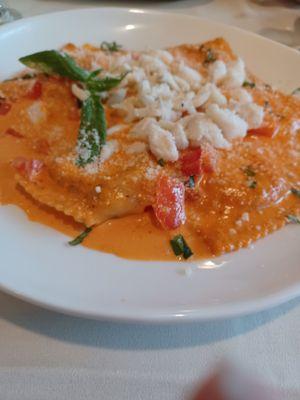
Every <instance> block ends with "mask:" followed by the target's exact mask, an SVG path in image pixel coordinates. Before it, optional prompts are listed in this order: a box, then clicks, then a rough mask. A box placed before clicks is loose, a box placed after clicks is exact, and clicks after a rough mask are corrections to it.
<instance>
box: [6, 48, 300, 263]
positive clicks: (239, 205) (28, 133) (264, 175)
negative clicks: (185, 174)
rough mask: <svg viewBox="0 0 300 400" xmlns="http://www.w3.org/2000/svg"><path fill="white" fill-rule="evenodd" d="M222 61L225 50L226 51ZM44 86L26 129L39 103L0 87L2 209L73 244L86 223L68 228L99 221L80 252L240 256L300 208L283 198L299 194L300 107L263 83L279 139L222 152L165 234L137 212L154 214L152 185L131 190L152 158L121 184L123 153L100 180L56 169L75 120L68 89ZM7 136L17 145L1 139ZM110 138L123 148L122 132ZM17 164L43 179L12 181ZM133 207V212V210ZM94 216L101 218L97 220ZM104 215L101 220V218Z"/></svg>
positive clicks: (16, 88)
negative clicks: (1, 100)
mask: <svg viewBox="0 0 300 400" xmlns="http://www.w3.org/2000/svg"><path fill="white" fill-rule="evenodd" d="M221 47H222V46H221ZM222 48H223V47H222ZM180 51H181V50H179V52H180ZM223 51H227V52H228V51H229V50H228V49H227V48H223ZM187 53H188V54H187V57H189V59H191V60H192V58H193V57H192V58H191V57H190V56H191V53H192V55H194V56H195V62H197V57H198V55H197V53H195V51H194V48H193V49H192V50H191V49H189V48H188V52H187ZM41 79H42V83H43V95H42V99H41V101H42V103H41V107H42V110H43V112H44V115H45V117H44V118H42V119H41V120H40V121H39V122H38V123H36V124H32V122H30V120H29V119H28V115H27V111H28V108H29V107H30V106H32V105H36V103H37V101H36V100H30V99H28V98H27V97H26V96H24V92H25V93H26V85H27V86H28V85H30V82H24V83H22V85H23V86H24V87H22V85H20V84H19V83H18V84H16V83H14V82H10V83H6V84H5V83H4V84H2V85H1V84H0V91H1V90H2V91H3V93H4V94H5V95H7V97H8V100H9V102H10V103H11V105H12V108H11V110H10V111H9V113H7V114H6V115H0V203H1V204H2V205H7V204H14V205H17V206H19V207H20V208H22V209H23V210H24V211H25V212H26V214H27V215H28V218H29V219H30V220H32V221H34V222H38V223H41V224H44V225H47V226H50V227H52V228H53V229H56V230H58V231H60V232H63V233H65V234H66V235H68V236H70V238H74V237H76V236H77V235H78V234H79V233H81V232H82V231H83V230H84V229H85V226H84V224H83V223H79V222H75V220H77V221H81V222H85V223H86V225H90V224H89V223H88V222H89V221H92V223H91V225H93V224H94V223H96V222H97V218H98V217H99V218H100V219H99V222H101V220H103V221H105V219H107V218H109V219H108V220H106V222H103V223H100V224H99V225H97V226H95V227H94V229H93V230H92V232H91V233H90V234H89V236H88V237H87V238H86V239H85V240H84V242H83V245H84V246H87V247H89V248H91V249H96V250H100V251H104V252H108V253H114V254H116V255H119V256H121V257H125V258H130V259H142V260H151V259H152V260H153V259H156V260H158V259H159V260H174V259H175V256H174V254H173V251H172V249H171V247H170V239H171V238H172V237H174V236H175V235H176V234H178V233H181V234H183V235H184V237H185V240H186V241H187V243H188V244H189V246H190V247H191V248H192V250H193V252H194V256H193V257H194V258H200V257H205V256H211V255H219V254H221V253H224V252H228V251H232V250H236V249H239V248H241V247H245V246H247V245H248V244H249V243H251V242H252V241H254V240H256V239H259V238H261V237H264V236H266V235H267V234H269V233H270V232H272V231H274V230H275V229H279V228H281V227H282V226H283V225H284V224H285V223H286V216H287V215H288V214H295V215H298V214H299V212H300V201H299V198H297V197H296V196H295V195H292V194H291V193H290V189H291V188H292V187H299V180H300V165H299V150H300V142H299V133H298V134H297V133H296V128H295V127H296V123H298V121H299V120H300V109H299V102H297V101H296V100H295V99H293V98H291V97H290V96H289V97H288V96H284V95H282V94H280V93H278V92H272V91H270V90H269V89H267V88H266V89H265V88H264V86H263V84H262V83H261V84H260V88H259V89H254V90H253V91H252V95H253V97H254V98H255V100H256V101H257V102H258V103H259V104H261V105H264V103H265V102H268V106H267V107H266V120H268V118H274V116H276V118H277V119H278V123H279V128H280V129H279V132H278V134H277V135H276V136H275V137H274V138H264V137H248V138H246V139H245V140H243V141H241V142H237V143H235V144H234V145H233V148H232V150H230V151H229V152H225V151H219V161H218V168H217V171H216V173H214V174H204V176H203V177H202V179H201V181H200V182H199V184H198V185H197V187H196V188H195V190H194V191H189V190H187V194H186V198H187V200H186V212H187V222H186V224H185V225H183V226H181V227H180V228H178V229H177V230H173V231H165V230H163V229H162V228H161V227H160V226H159V225H158V223H157V222H156V220H155V218H154V215H153V213H152V211H151V210H149V211H146V212H145V211H143V210H144V208H145V207H146V206H149V205H151V204H153V196H154V192H155V181H153V182H152V181H147V182H146V181H145V182H144V181H142V180H137V181H136V182H137V183H134V181H133V180H131V178H132V177H133V176H134V175H136V176H137V177H140V176H141V175H142V174H144V172H145V168H146V167H147V166H148V165H149V163H153V157H152V158H151V155H149V154H147V153H146V154H145V155H144V156H141V159H139V162H138V165H135V164H132V165H131V166H130V167H129V169H128V173H125V174H123V175H120V176H119V171H120V170H122V168H123V166H124V165H125V162H127V161H128V155H126V154H125V153H124V152H123V153H122V151H120V152H119V153H117V155H116V156H115V160H114V163H111V164H109V163H108V164H107V166H105V169H104V170H105V171H104V172H105V173H104V174H103V176H97V175H96V176H95V177H94V176H93V175H91V176H85V175H80V171H79V172H78V169H75V167H74V166H73V165H65V164H59V165H55V164H54V163H53V159H54V158H55V157H59V156H60V155H65V154H69V153H68V152H69V151H71V150H72V149H73V148H74V147H75V145H76V138H77V132H78V126H79V120H80V111H79V109H78V107H77V106H76V100H75V99H74V96H72V94H71V92H70V82H67V81H63V80H55V79H53V78H43V77H42V78H41ZM257 86H258V85H257ZM268 109H270V110H271V111H270V113H269V112H268ZM107 120H108V125H109V126H113V125H115V124H118V123H121V122H122V121H121V120H120V119H119V118H117V117H116V115H114V114H113V113H110V112H109V111H108V112H107ZM8 128H13V129H14V130H15V131H16V132H18V133H20V134H21V135H22V137H20V138H19V137H14V136H11V135H9V134H7V129H8ZM298 128H299V127H298ZM114 136H115V137H117V138H118V139H119V140H120V141H122V142H123V143H126V144H127V142H128V143H130V139H128V138H127V136H128V135H126V132H121V133H119V134H115V135H114ZM18 156H22V157H25V158H27V159H35V158H37V159H42V160H43V161H45V163H46V165H47V168H48V169H47V171H46V172H43V173H42V175H41V177H40V178H39V180H38V182H37V185H36V184H35V183H32V182H30V181H28V180H26V179H23V178H22V177H21V176H18V175H16V172H15V170H14V168H13V167H12V165H11V162H12V160H14V159H15V158H16V157H18ZM142 157H143V158H142ZM70 164H71V163H70ZM249 165H251V166H252V167H253V168H254V169H255V171H256V175H255V180H256V181H257V187H256V188H254V189H251V188H249V186H248V184H247V180H248V178H249V177H247V176H246V175H245V173H244V171H243V169H244V168H245V167H247V166H249ZM164 172H166V173H170V174H171V175H175V176H179V177H180V173H179V168H178V166H177V165H173V164H172V163H168V164H167V165H166V166H165V167H164ZM180 178H181V179H182V177H180ZM101 179H102V180H101ZM99 180H101V181H99ZM99 182H100V184H101V187H102V192H101V197H99V198H98V197H97V196H96V194H95V190H94V188H95V185H98V184H99ZM114 185H115V186H114ZM28 193H31V194H32V196H33V197H32V196H31V195H30V194H28ZM118 196H119V197H120V198H123V199H124V200H123V201H122V202H120V203H118V201H116V199H118ZM127 197H128V199H129V200H128V201H127V200H126V198H127ZM34 198H36V199H39V201H38V200H35V199H34ZM70 199H71V200H72V199H75V200H74V204H71V205H68V207H67V206H66V205H65V204H67V202H68V201H69V200H70ZM82 199H84V200H82ZM132 199H133V200H132ZM81 201H82V202H81ZM130 201H135V202H136V203H134V205H135V208H134V207H132V204H131V203H130ZM113 202H115V203H113ZM45 204H48V205H45ZM97 207H98V208H99V212H95V209H96V211H97V210H98V209H97ZM126 207H128V209H129V210H130V209H135V214H134V215H126ZM130 207H131V208H130ZM55 208H56V209H57V210H64V213H63V212H60V211H57V210H56V209H55ZM106 208H107V210H108V214H107V215H105V213H104V217H103V212H105V210H106ZM111 208H113V212H111ZM147 209H148V208H147ZM87 210H88V211H87ZM110 212H111V213H110ZM101 213H102V214H101ZM66 214H69V215H72V216H73V217H74V218H73V217H71V216H68V215H66ZM122 215H123V216H122ZM116 216H120V218H114V217H116ZM87 221H88V222H87ZM95 221H96V222H95ZM71 250H72V249H70V251H71Z"/></svg>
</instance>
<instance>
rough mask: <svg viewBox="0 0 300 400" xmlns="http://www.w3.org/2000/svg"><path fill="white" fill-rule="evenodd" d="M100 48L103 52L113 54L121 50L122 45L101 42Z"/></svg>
mask: <svg viewBox="0 0 300 400" xmlns="http://www.w3.org/2000/svg"><path fill="white" fill-rule="evenodd" d="M100 48H101V50H104V51H110V52H114V51H119V50H121V48H122V45H121V44H118V43H117V42H102V43H101V46H100Z"/></svg>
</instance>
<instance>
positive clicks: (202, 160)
mask: <svg viewBox="0 0 300 400" xmlns="http://www.w3.org/2000/svg"><path fill="white" fill-rule="evenodd" d="M180 162H181V172H182V173H183V174H184V175H186V176H198V175H201V173H202V172H206V173H212V172H214V171H215V169H216V163H217V153H216V150H215V149H214V148H213V147H212V146H211V145H210V144H209V143H207V144H205V145H203V146H201V147H198V148H197V149H188V150H187V151H185V152H184V153H183V154H182V156H181V158H180Z"/></svg>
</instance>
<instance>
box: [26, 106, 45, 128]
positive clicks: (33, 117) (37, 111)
mask: <svg viewBox="0 0 300 400" xmlns="http://www.w3.org/2000/svg"><path fill="white" fill-rule="evenodd" d="M27 115H28V117H29V119H30V121H31V122H32V123H33V124H38V123H39V122H41V121H42V120H43V119H44V118H45V112H44V110H43V108H42V102H41V101H35V102H34V103H33V104H32V105H31V106H29V107H28V108H27Z"/></svg>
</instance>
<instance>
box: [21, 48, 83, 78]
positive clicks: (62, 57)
mask: <svg viewBox="0 0 300 400" xmlns="http://www.w3.org/2000/svg"><path fill="white" fill-rule="evenodd" d="M19 61H21V63H22V64H25V65H27V67H29V68H32V69H36V70H38V71H41V72H44V73H46V74H49V75H59V76H63V77H65V78H70V79H72V80H74V81H81V82H85V81H86V79H87V78H88V76H89V72H88V71H86V70H84V69H82V68H80V67H79V66H78V65H77V64H76V62H75V61H74V60H73V58H72V57H70V56H69V55H68V54H66V53H63V52H59V51H57V50H46V51H41V52H39V53H34V54H30V55H29V56H25V57H21V58H20V60H19Z"/></svg>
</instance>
